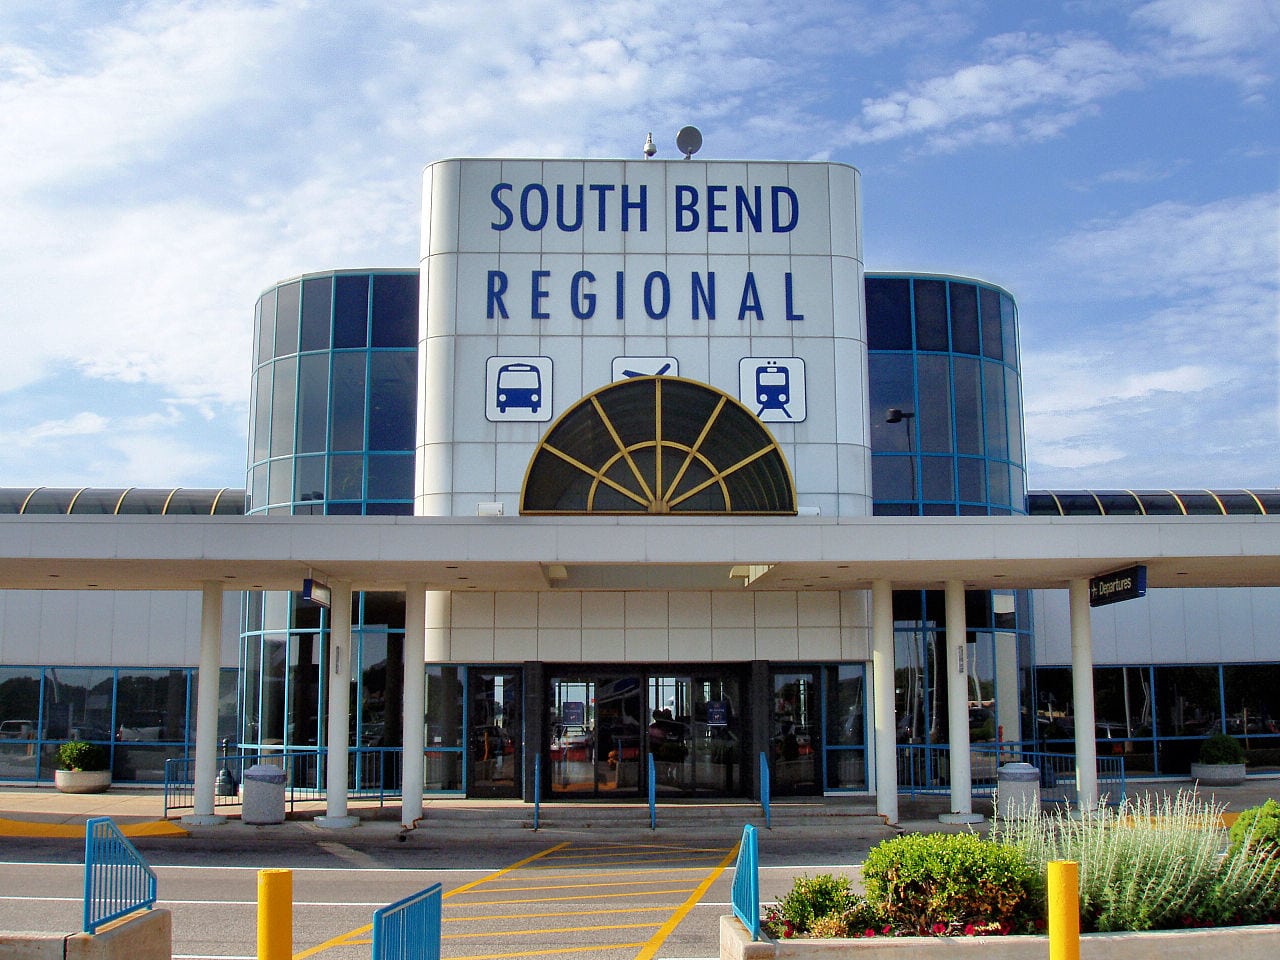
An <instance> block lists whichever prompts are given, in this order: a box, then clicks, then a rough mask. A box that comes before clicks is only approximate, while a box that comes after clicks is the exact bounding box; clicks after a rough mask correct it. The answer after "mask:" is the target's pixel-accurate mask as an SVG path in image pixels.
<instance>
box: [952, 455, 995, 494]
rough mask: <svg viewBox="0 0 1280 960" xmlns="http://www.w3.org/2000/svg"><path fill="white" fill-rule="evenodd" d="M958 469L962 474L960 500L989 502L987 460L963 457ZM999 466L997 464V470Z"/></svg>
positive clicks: (959, 461)
mask: <svg viewBox="0 0 1280 960" xmlns="http://www.w3.org/2000/svg"><path fill="white" fill-rule="evenodd" d="M956 467H957V469H958V470H959V473H960V498H959V499H961V500H968V501H969V502H970V503H986V502H987V464H986V461H985V460H978V459H976V458H971V457H961V458H960V459H959V460H958V461H957V463H956ZM998 468H999V465H998V464H997V469H998ZM1001 502H1002V503H1003V502H1007V501H1001Z"/></svg>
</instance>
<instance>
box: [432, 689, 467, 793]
mask: <svg viewBox="0 0 1280 960" xmlns="http://www.w3.org/2000/svg"><path fill="white" fill-rule="evenodd" d="M459 670H460V668H459V667H439V666H431V665H428V666H427V680H426V683H427V704H426V709H427V716H426V739H425V741H424V742H425V743H426V745H427V746H428V747H460V746H462V679H461V676H460V674H459ZM427 765H428V766H430V765H431V761H430V759H428V760H427ZM428 779H430V776H429V775H428Z"/></svg>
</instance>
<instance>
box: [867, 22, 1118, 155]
mask: <svg viewBox="0 0 1280 960" xmlns="http://www.w3.org/2000/svg"><path fill="white" fill-rule="evenodd" d="M984 48H985V51H986V56H985V57H984V59H983V60H982V62H979V63H974V64H969V65H966V66H963V67H960V68H958V69H956V70H954V71H952V72H951V73H948V74H945V75H941V76H936V77H933V78H930V79H928V80H924V81H920V82H918V83H914V84H912V85H910V86H909V87H907V88H905V89H903V90H899V91H897V92H895V93H892V94H890V95H889V96H886V97H880V98H869V99H866V100H863V101H862V110H861V116H860V117H859V118H858V119H857V120H856V121H855V122H854V123H853V125H852V126H851V127H850V130H849V132H848V137H849V140H850V141H851V142H853V143H877V142H882V141H885V140H891V139H896V138H899V137H919V136H925V137H928V138H929V139H930V141H931V142H932V144H933V145H934V146H935V147H937V148H945V149H953V148H955V147H957V146H959V145H962V144H966V143H971V142H975V141H1002V140H1011V139H1014V138H1016V137H1020V136H1025V137H1029V138H1031V139H1046V138H1048V137H1052V136H1056V135H1057V134H1059V133H1060V132H1061V131H1062V130H1063V129H1064V128H1065V127H1067V126H1070V125H1071V124H1073V123H1075V122H1076V120H1077V119H1078V118H1079V117H1080V116H1081V115H1082V112H1083V111H1085V110H1086V109H1087V108H1088V107H1089V105H1090V104H1092V103H1093V102H1094V101H1096V100H1099V99H1101V98H1103V97H1106V96H1112V95H1114V94H1116V93H1118V92H1120V91H1122V90H1125V89H1131V88H1133V87H1136V86H1138V85H1139V84H1140V83H1141V79H1140V75H1139V72H1138V70H1137V64H1136V63H1135V62H1134V59H1133V58H1132V56H1130V55H1128V54H1126V53H1123V52H1122V51H1120V50H1118V49H1116V47H1114V46H1113V45H1112V44H1110V43H1108V42H1106V41H1103V40H1099V39H1097V38H1093V37H1088V36H1073V35H1067V36H1063V37H1045V36H1036V35H1029V34H1020V33H1019V34H1004V35H1001V36H998V37H995V38H993V39H991V40H989V41H987V43H986V44H985V45H984Z"/></svg>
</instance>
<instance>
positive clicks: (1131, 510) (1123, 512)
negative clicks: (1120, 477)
mask: <svg viewBox="0 0 1280 960" xmlns="http://www.w3.org/2000/svg"><path fill="white" fill-rule="evenodd" d="M1095 495H1096V496H1097V498H1098V502H1099V503H1101V504H1102V512H1103V513H1105V514H1106V515H1107V516H1109V517H1110V516H1123V517H1136V516H1138V515H1140V514H1141V513H1142V508H1141V507H1140V506H1139V505H1138V498H1137V497H1135V496H1134V495H1133V494H1132V493H1129V492H1128V491H1127V490H1098V491H1095Z"/></svg>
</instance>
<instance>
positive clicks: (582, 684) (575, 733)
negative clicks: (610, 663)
mask: <svg viewBox="0 0 1280 960" xmlns="http://www.w3.org/2000/svg"><path fill="white" fill-rule="evenodd" d="M641 691H642V687H641V678H640V677H637V676H632V675H625V676H608V675H599V674H594V675H589V674H576V675H564V676H556V677H552V678H551V703H550V708H551V746H550V760H551V792H552V794H553V795H558V796H560V797H562V798H564V799H569V798H572V797H581V798H583V799H587V798H592V797H610V796H625V797H637V796H639V795H640V791H641V788H642V786H643V784H642V781H641V774H640V771H641V760H642V754H643V746H642V741H643V739H644V736H643V735H644V725H643V724H642V723H641V710H642V705H641V704H642V696H641Z"/></svg>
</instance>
